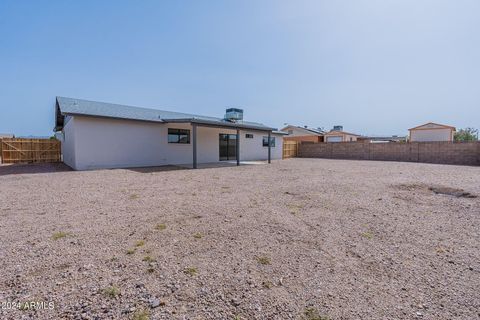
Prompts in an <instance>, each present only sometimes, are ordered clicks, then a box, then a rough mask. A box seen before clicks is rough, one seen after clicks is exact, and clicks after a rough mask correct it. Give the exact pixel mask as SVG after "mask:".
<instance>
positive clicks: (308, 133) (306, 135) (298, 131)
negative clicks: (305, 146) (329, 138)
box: [280, 125, 324, 143]
mask: <svg viewBox="0 0 480 320" xmlns="http://www.w3.org/2000/svg"><path fill="white" fill-rule="evenodd" d="M280 131H283V132H285V133H287V134H288V135H287V136H285V137H284V138H283V140H285V141H298V142H304V143H318V142H323V134H324V132H323V131H322V130H321V129H314V128H309V127H307V126H303V127H300V126H294V125H288V126H286V127H285V128H283V129H281V130H280Z"/></svg>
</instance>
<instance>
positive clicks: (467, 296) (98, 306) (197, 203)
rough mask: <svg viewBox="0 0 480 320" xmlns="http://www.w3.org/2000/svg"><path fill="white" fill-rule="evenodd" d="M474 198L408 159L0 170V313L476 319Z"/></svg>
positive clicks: (470, 185)
mask: <svg viewBox="0 0 480 320" xmlns="http://www.w3.org/2000/svg"><path fill="white" fill-rule="evenodd" d="M430 188H436V189H434V190H430ZM442 188H443V189H442ZM449 188H450V189H449ZM456 189H462V190H464V191H463V192H458V190H456ZM437 190H454V191H455V190H456V193H455V192H453V193H452V194H444V193H442V192H437ZM477 195H480V168H479V167H467V166H448V165H432V164H418V163H398V162H369V161H342V160H323V159H290V160H284V161H276V162H273V163H272V164H271V165H250V166H241V167H231V168H214V169H199V170H163V169H158V168H157V169H155V168H154V169H138V170H100V171H90V172H73V171H68V170H66V168H64V167H62V166H51V165H43V166H41V165H38V166H13V167H12V166H8V167H0V241H1V246H0V278H1V281H0V303H1V304H2V305H1V308H0V319H309V320H313V319H322V320H324V319H479V318H480V311H479V310H480V198H478V197H477V198H475V196H477ZM31 301H33V302H38V304H37V305H35V306H34V307H32V306H31V305H30V304H28V305H25V304H24V302H31ZM16 303H21V305H20V308H19V309H16V310H12V308H13V307H12V304H16ZM41 303H44V304H43V305H42V304H41ZM49 303H50V304H49ZM42 306H43V307H44V308H43V309H42V308H41V307H42Z"/></svg>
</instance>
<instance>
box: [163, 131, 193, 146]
mask: <svg viewBox="0 0 480 320" xmlns="http://www.w3.org/2000/svg"><path fill="white" fill-rule="evenodd" d="M171 136H176V137H177V139H176V141H170V137H171ZM183 136H186V137H187V140H186V141H182V137H183ZM190 140H191V139H190V129H179V128H168V130H167V142H168V143H171V144H190Z"/></svg>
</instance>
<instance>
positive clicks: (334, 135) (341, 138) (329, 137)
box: [324, 126, 360, 142]
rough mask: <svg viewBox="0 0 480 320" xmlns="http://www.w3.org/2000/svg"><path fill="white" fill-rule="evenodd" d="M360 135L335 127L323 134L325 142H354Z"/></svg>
mask: <svg viewBox="0 0 480 320" xmlns="http://www.w3.org/2000/svg"><path fill="white" fill-rule="evenodd" d="M359 137H360V135H358V134H355V133H349V132H346V131H343V127H341V126H336V127H334V128H333V129H332V130H331V131H329V132H327V133H325V134H324V139H325V142H355V141H357V139H358V138H359Z"/></svg>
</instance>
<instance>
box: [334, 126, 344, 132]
mask: <svg viewBox="0 0 480 320" xmlns="http://www.w3.org/2000/svg"><path fill="white" fill-rule="evenodd" d="M332 131H343V126H333V130H332Z"/></svg>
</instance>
